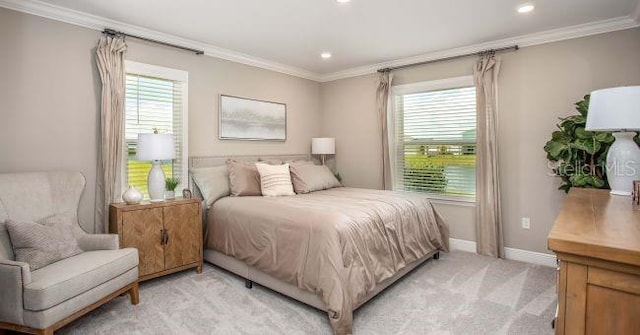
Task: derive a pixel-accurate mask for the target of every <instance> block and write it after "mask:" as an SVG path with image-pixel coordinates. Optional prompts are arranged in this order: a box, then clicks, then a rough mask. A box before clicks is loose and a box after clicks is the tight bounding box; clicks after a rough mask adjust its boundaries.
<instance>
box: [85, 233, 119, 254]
mask: <svg viewBox="0 0 640 335" xmlns="http://www.w3.org/2000/svg"><path fill="white" fill-rule="evenodd" d="M77 240H78V246H79V247H80V249H82V250H84V251H94V250H115V249H119V248H120V241H119V240H118V235H116V234H83V235H81V236H79V237H78V238H77Z"/></svg>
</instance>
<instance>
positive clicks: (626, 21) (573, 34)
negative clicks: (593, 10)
mask: <svg viewBox="0 0 640 335" xmlns="http://www.w3.org/2000/svg"><path fill="white" fill-rule="evenodd" d="M638 8H640V5H639V6H638ZM638 8H636V14H638V13H637V12H638ZM638 26H640V20H635V19H633V18H632V17H631V16H623V17H617V18H613V19H608V20H603V21H596V22H591V23H585V24H580V25H576V26H570V27H564V28H559V29H552V30H547V31H543V32H539V33H534V34H527V35H521V36H516V37H510V38H505V39H501V40H496V41H491V42H485V43H478V44H472V45H468V46H464V47H459V48H453V49H447V50H442V51H436V52H430V53H426V54H422V55H418V56H414V57H408V58H402V59H398V60H393V61H389V62H383V63H377V64H372V65H366V66H360V67H355V68H351V69H347V70H343V71H338V72H334V73H329V74H324V75H321V76H320V82H328V81H334V80H339V79H345V78H351V77H357V76H362V75H367V74H371V73H375V72H376V71H377V70H378V69H381V68H385V67H394V66H401V65H407V64H413V63H420V62H427V61H431V60H434V59H439V58H447V57H452V56H457V55H463V54H467V53H475V52H479V51H482V50H487V49H497V48H502V47H507V46H510V45H514V44H517V45H518V46H519V47H521V48H522V47H529V46H534V45H539V44H545V43H551V42H558V41H564V40H569V39H574V38H580V37H586V36H591V35H597V34H603V33H608V32H612V31H618V30H625V29H630V28H635V27H638Z"/></svg>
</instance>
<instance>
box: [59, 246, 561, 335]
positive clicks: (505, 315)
mask: <svg viewBox="0 0 640 335" xmlns="http://www.w3.org/2000/svg"><path fill="white" fill-rule="evenodd" d="M555 306H556V296H555V269H553V268H550V267H544V266H538V265H533V264H527V263H520V262H515V261H509V260H500V259H495V258H490V257H483V256H479V255H475V254H471V253H466V252H460V251H454V252H451V253H448V254H447V253H444V254H442V255H441V257H440V260H430V261H428V262H426V263H425V264H423V265H422V266H420V267H418V268H417V269H415V270H414V271H413V272H411V273H410V274H409V275H407V276H405V277H404V278H403V279H401V280H400V281H399V282H397V283H396V284H395V285H393V286H391V287H389V288H388V289H387V290H385V291H384V292H382V293H381V294H379V295H378V296H377V297H375V298H374V299H372V300H371V301H369V302H368V303H366V304H365V305H364V306H362V307H361V308H360V309H358V310H357V311H356V312H355V321H354V333H355V334H357V335H360V334H491V335H494V334H518V335H520V334H553V330H552V329H551V320H552V318H553V316H554V313H555ZM59 334H331V328H330V326H329V322H328V319H327V316H326V314H325V313H324V312H321V311H318V310H316V309H314V308H311V307H308V306H306V305H304V304H302V303H299V302H297V301H294V300H292V299H289V298H287V297H285V296H282V295H280V294H278V293H275V292H273V291H271V290H269V289H266V288H264V287H261V286H259V285H254V287H253V289H251V290H249V289H246V288H245V287H244V281H243V280H242V279H241V278H240V277H237V276H235V275H233V274H231V273H229V272H226V271H224V270H221V269H219V268H217V267H214V266H211V265H208V264H207V265H205V267H204V271H203V273H202V274H201V275H197V274H195V271H193V270H191V271H186V272H182V273H178V274H174V275H171V276H167V277H163V278H159V279H156V280H152V281H149V282H145V283H142V284H141V285H140V304H139V305H138V306H132V305H131V304H130V303H129V299H128V296H127V297H118V298H116V299H114V300H113V301H111V302H109V303H107V304H106V305H104V306H102V307H100V308H98V309H97V310H95V311H93V312H91V313H90V314H88V315H87V316H85V317H83V318H81V319H80V320H78V321H76V322H74V323H72V324H71V325H69V326H67V327H65V328H63V329H61V330H60V332H59Z"/></svg>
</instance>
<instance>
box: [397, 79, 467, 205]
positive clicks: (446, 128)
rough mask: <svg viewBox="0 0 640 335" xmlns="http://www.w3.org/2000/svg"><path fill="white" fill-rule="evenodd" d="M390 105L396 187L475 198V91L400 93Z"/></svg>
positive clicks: (463, 89) (446, 195)
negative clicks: (394, 144) (393, 125)
mask: <svg viewBox="0 0 640 335" xmlns="http://www.w3.org/2000/svg"><path fill="white" fill-rule="evenodd" d="M427 86H428V85H427ZM422 87H424V85H423V86H422ZM393 106H394V109H395V110H394V115H395V138H396V147H395V153H396V155H395V156H396V157H395V164H394V165H395V168H396V171H395V188H396V189H398V190H404V191H415V192H426V193H432V194H435V195H441V196H444V198H450V197H454V198H458V197H467V198H473V197H475V188H476V184H475V183H476V179H475V172H476V91H475V87H473V86H466V87H455V88H446V89H436V90H425V89H424V88H422V89H421V90H420V89H418V91H415V90H413V91H412V90H408V91H407V90H405V91H404V92H399V93H396V94H394V105H393Z"/></svg>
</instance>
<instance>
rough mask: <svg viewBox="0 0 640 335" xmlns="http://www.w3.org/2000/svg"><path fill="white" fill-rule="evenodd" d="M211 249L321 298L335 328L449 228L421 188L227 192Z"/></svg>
mask: <svg viewBox="0 0 640 335" xmlns="http://www.w3.org/2000/svg"><path fill="white" fill-rule="evenodd" d="M207 221H208V224H207V228H206V234H205V243H206V248H209V249H214V250H218V251H220V252H222V253H224V254H227V255H229V256H232V257H235V258H236V259H239V260H242V261H244V262H246V263H247V264H249V265H251V266H254V267H256V268H257V269H259V270H261V271H263V272H265V273H268V274H270V275H271V276H273V277H276V278H278V279H280V280H283V281H286V282H288V283H290V284H293V285H297V286H298V287H299V288H301V289H303V290H307V291H310V292H313V293H316V294H318V295H320V296H321V297H322V299H323V300H324V302H325V303H326V305H327V308H328V310H329V320H330V321H331V325H332V327H333V329H334V331H335V332H336V333H337V334H350V333H351V326H352V321H353V307H354V306H355V305H357V303H358V302H359V301H360V300H361V299H363V298H364V297H365V295H366V294H367V293H368V292H370V291H371V290H373V289H374V287H375V286H376V284H377V283H379V282H381V281H383V280H385V279H387V278H389V277H391V276H393V275H394V274H395V273H396V272H397V271H399V270H400V269H402V268H403V267H405V266H406V265H407V264H410V263H411V262H413V261H416V260H418V259H420V258H422V257H423V256H424V255H426V254H428V253H429V252H431V251H433V250H435V249H439V250H443V251H448V240H449V228H448V225H447V224H446V223H445V222H444V221H443V220H442V218H441V217H440V215H439V214H438V213H437V212H436V211H435V209H434V208H433V206H432V205H431V203H430V202H429V201H428V200H427V199H426V198H425V197H424V196H420V195H416V194H407V193H398V192H391V191H378V190H366V189H356V188H346V187H341V188H334V189H331V190H326V191H319V192H312V193H310V194H301V195H295V196H289V197H275V198H268V197H226V198H222V199H220V200H218V201H217V202H215V203H214V204H213V206H212V208H211V210H210V211H209V214H208V220H207Z"/></svg>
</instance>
